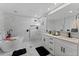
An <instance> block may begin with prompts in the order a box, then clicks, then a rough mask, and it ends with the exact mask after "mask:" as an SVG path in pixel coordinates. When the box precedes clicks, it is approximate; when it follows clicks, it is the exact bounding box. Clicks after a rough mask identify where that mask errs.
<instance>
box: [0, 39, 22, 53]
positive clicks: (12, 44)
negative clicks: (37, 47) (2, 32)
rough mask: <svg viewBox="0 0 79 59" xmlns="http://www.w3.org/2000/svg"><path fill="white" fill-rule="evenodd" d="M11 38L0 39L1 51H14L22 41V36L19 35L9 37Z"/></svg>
mask: <svg viewBox="0 0 79 59" xmlns="http://www.w3.org/2000/svg"><path fill="white" fill-rule="evenodd" d="M10 39H11V40H1V41H0V49H2V50H3V52H9V51H14V50H15V49H17V48H18V47H20V46H21V44H22V43H23V41H22V40H23V38H21V37H11V38H10Z"/></svg>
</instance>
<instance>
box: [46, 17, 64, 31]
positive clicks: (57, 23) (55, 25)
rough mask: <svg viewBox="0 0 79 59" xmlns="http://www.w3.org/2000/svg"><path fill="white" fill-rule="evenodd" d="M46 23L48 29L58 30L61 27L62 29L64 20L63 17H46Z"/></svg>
mask: <svg viewBox="0 0 79 59" xmlns="http://www.w3.org/2000/svg"><path fill="white" fill-rule="evenodd" d="M46 25H47V27H46V28H47V29H48V30H52V31H54V30H57V31H60V30H61V29H63V25H64V20H63V19H53V18H52V19H47V21H46Z"/></svg>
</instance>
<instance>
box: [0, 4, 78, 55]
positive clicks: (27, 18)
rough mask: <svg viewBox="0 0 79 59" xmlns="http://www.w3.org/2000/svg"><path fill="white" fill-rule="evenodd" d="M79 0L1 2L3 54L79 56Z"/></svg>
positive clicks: (0, 48)
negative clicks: (76, 0) (67, 0)
mask: <svg viewBox="0 0 79 59" xmlns="http://www.w3.org/2000/svg"><path fill="white" fill-rule="evenodd" d="M78 5H79V3H0V56H79V7H78Z"/></svg>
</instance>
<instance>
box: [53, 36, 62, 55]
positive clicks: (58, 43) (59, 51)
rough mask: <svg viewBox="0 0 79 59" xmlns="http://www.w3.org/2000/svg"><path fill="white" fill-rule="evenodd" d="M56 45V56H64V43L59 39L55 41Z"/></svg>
mask: <svg viewBox="0 0 79 59" xmlns="http://www.w3.org/2000/svg"><path fill="white" fill-rule="evenodd" d="M54 42H55V45H54V50H55V55H56V56H63V52H62V51H63V45H62V42H61V41H60V40H58V39H56V38H55V39H54Z"/></svg>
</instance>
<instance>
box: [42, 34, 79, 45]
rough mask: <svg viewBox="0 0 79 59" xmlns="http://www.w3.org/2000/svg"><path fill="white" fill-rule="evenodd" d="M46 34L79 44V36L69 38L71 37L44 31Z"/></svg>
mask: <svg viewBox="0 0 79 59" xmlns="http://www.w3.org/2000/svg"><path fill="white" fill-rule="evenodd" d="M43 34H44V35H47V36H50V37H53V38H58V39H60V40H64V41H68V42H71V43H74V44H79V42H78V41H79V39H78V38H69V37H66V36H61V35H60V36H54V35H52V34H48V33H43Z"/></svg>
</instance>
